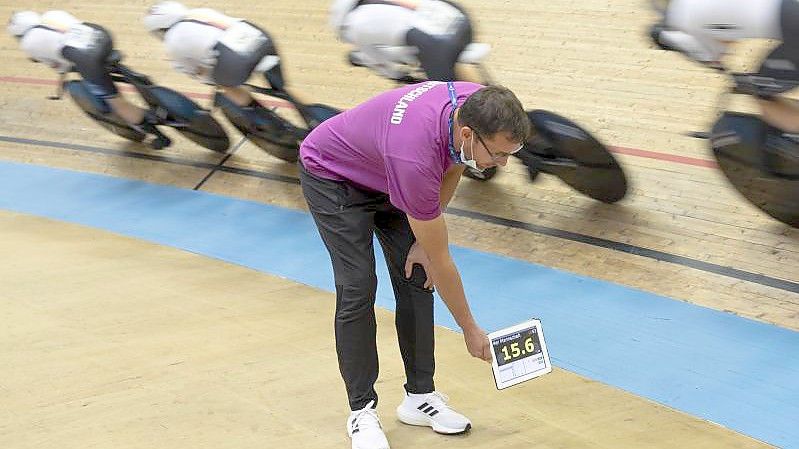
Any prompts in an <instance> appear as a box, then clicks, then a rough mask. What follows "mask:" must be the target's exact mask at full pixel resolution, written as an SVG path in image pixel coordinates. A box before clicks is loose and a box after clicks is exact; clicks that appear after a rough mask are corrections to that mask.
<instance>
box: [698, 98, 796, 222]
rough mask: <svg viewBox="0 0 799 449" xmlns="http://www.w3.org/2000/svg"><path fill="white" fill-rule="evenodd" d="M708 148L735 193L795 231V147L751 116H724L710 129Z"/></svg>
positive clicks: (778, 133)
mask: <svg viewBox="0 0 799 449" xmlns="http://www.w3.org/2000/svg"><path fill="white" fill-rule="evenodd" d="M710 147H711V149H712V151H713V155H714V156H715V157H716V161H717V162H718V164H719V168H720V169H721V171H722V173H724V176H725V177H726V178H727V180H728V181H729V182H730V184H732V186H733V187H734V188H735V190H737V191H738V193H740V194H741V195H743V197H744V198H746V199H747V200H748V201H749V202H750V203H752V204H754V205H755V206H756V207H757V208H758V209H760V210H762V211H763V212H765V213H767V214H768V215H770V216H771V217H773V218H776V219H777V220H779V221H781V222H783V223H785V224H787V225H790V226H793V227H795V228H796V227H799V143H797V142H796V141H793V140H791V139H789V138H786V137H785V136H783V133H782V132H781V131H779V130H777V129H776V128H773V127H771V126H769V125H768V124H766V123H765V122H763V121H762V120H761V119H760V118H759V117H757V116H755V115H750V114H742V113H734V112H725V113H724V114H723V115H722V116H721V118H720V119H719V120H718V121H717V122H716V123H715V125H714V126H713V131H712V134H711V137H710Z"/></svg>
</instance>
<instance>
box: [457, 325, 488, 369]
mask: <svg viewBox="0 0 799 449" xmlns="http://www.w3.org/2000/svg"><path fill="white" fill-rule="evenodd" d="M463 339H464V340H465V341H466V349H468V350H469V354H471V355H472V357H477V358H478V359H481V360H483V361H485V362H488V363H491V361H492V360H493V358H492V357H491V348H490V347H489V344H490V343H489V341H488V336H487V335H486V333H485V332H484V331H483V330H482V329H480V328H479V327H477V326H476V325H475V326H473V327H469V328H466V329H464V330H463Z"/></svg>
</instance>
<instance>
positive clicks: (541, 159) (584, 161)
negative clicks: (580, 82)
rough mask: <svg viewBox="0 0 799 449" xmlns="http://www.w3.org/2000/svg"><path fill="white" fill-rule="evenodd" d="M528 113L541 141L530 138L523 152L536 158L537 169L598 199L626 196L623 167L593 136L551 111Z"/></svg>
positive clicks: (611, 200) (606, 199)
mask: <svg viewBox="0 0 799 449" xmlns="http://www.w3.org/2000/svg"><path fill="white" fill-rule="evenodd" d="M527 116H528V117H529V118H530V122H531V123H532V125H533V127H534V128H535V130H536V131H537V133H538V137H539V142H537V143H536V144H533V143H532V142H528V143H527V144H526V145H525V148H524V149H523V150H522V152H523V153H524V154H525V155H526V156H525V157H533V158H535V162H536V167H537V168H538V170H540V171H541V172H544V173H549V174H553V175H555V176H557V177H558V178H560V179H561V180H562V181H563V182H565V183H566V184H568V185H569V186H571V187H572V188H573V189H575V190H577V191H578V192H580V193H582V194H584V195H587V196H589V197H591V198H593V199H595V200H599V201H602V202H605V203H615V202H616V201H619V200H621V199H622V198H624V195H625V194H626V193H627V177H626V176H625V174H624V170H622V168H621V166H620V165H619V164H618V162H616V159H615V158H614V157H613V155H612V154H611V153H610V151H608V149H607V148H606V147H605V146H604V145H603V144H602V143H600V142H599V141H598V140H597V139H596V138H595V137H594V136H592V135H591V134H590V133H589V132H588V131H586V130H584V129H583V128H581V127H580V126H579V125H577V124H576V123H574V122H572V121H571V120H569V119H567V118H565V117H562V116H560V115H557V114H555V113H552V112H549V111H543V110H535V111H527ZM542 143H545V144H543V145H542ZM520 157H522V155H520Z"/></svg>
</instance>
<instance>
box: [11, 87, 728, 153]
mask: <svg viewBox="0 0 799 449" xmlns="http://www.w3.org/2000/svg"><path fill="white" fill-rule="evenodd" d="M0 82H3V83H15V84H30V85H38V86H56V85H57V84H58V81H57V80H48V79H42V78H28V77H23V76H0ZM122 90H124V91H126V92H130V91H134V90H135V89H134V88H133V87H132V86H122ZM183 94H184V95H186V96H188V97H191V98H196V99H201V100H209V99H211V94H207V93H202V92H183ZM258 101H259V102H260V103H261V104H264V105H266V106H273V107H279V108H291V107H293V105H292V104H291V103H289V102H287V101H284V100H279V99H273V98H265V99H263V98H262V99H259V100H258ZM609 149H610V151H612V152H613V153H616V154H626V155H629V156H637V157H643V158H647V159H656V160H660V161H667V162H674V163H677V164H683V165H693V166H696V167H707V168H717V167H718V164H716V162H715V161H713V160H710V159H699V158H695V157H687V156H679V155H676V154H671V153H662V152H659V151H650V150H640V149H637V148H625V147H609Z"/></svg>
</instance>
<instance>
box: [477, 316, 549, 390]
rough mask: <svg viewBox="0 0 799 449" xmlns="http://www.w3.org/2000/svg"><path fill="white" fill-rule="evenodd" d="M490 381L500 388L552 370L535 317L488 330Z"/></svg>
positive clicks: (545, 345)
mask: <svg viewBox="0 0 799 449" xmlns="http://www.w3.org/2000/svg"><path fill="white" fill-rule="evenodd" d="M488 339H489V341H490V342H491V353H492V355H493V356H494V361H493V362H492V363H491V367H492V368H493V371H494V381H495V382H496V384H497V389H498V390H502V389H503V388H508V387H510V386H512V385H516V384H518V383H521V382H524V381H527V380H530V379H535V378H536V377H538V376H541V375H544V374H546V373H549V372H551V371H552V364H551V363H550V361H549V352H547V344H546V342H545V341H544V332H543V331H542V329H541V322H540V321H539V320H536V319H531V320H529V321H525V322H524V323H521V324H517V325H515V326H511V327H508V328H506V329H502V330H498V331H495V332H491V333H490V334H488Z"/></svg>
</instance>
